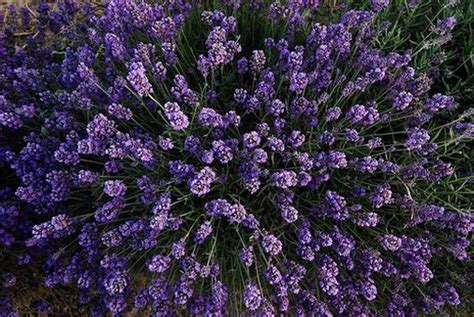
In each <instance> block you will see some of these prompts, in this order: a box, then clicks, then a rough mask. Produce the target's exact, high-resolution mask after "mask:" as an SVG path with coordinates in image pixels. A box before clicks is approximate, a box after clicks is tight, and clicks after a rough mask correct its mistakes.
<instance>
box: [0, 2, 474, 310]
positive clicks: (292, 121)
mask: <svg viewBox="0 0 474 317" xmlns="http://www.w3.org/2000/svg"><path fill="white" fill-rule="evenodd" d="M317 4H318V1H288V2H287V3H286V2H285V4H281V3H279V2H275V3H268V4H265V3H259V2H254V1H249V2H248V3H241V1H222V3H220V4H219V6H218V9H217V8H212V9H209V8H208V7H206V6H205V5H203V4H197V3H196V4H194V5H191V4H190V3H189V2H186V1H181V0H175V1H162V2H159V3H147V2H145V1H140V2H137V1H131V0H111V1H109V2H108V4H107V5H106V6H105V8H104V10H94V9H93V8H92V7H90V5H86V6H84V7H82V9H81V10H80V14H81V15H82V16H81V23H79V24H75V23H73V22H72V20H73V18H74V16H76V15H78V14H79V11H78V8H77V7H76V6H75V5H73V4H71V3H69V1H66V2H65V3H64V5H63V6H62V7H61V11H60V13H57V14H58V15H60V16H64V17H65V18H64V19H54V17H55V14H54V12H48V7H47V5H46V4H42V5H41V6H40V9H39V10H40V11H39V13H40V14H39V18H38V19H39V20H40V22H41V19H43V20H47V21H46V22H45V21H43V22H41V23H40V36H38V38H37V39H36V38H35V39H32V40H31V42H30V43H27V45H28V46H27V47H28V48H30V50H28V49H25V50H19V51H16V50H14V49H13V48H12V46H11V44H12V42H11V41H13V39H11V36H12V32H13V31H12V30H11V29H9V28H8V27H7V28H5V31H4V32H3V33H2V37H1V38H0V54H1V55H0V57H1V58H0V66H2V69H5V71H3V70H2V73H1V74H0V76H1V77H0V78H1V86H0V132H1V133H0V135H1V136H0V166H1V167H2V168H3V167H4V168H5V169H6V170H7V169H8V171H9V173H10V174H11V175H13V178H14V179H15V181H12V182H11V185H6V186H4V185H3V184H2V187H1V188H0V198H1V199H0V215H1V218H0V244H1V245H2V247H4V248H5V249H10V248H11V247H12V246H13V244H14V242H16V241H17V240H16V239H19V240H18V241H17V242H19V243H20V244H21V245H22V246H24V247H25V248H26V249H27V252H26V253H25V254H22V255H21V257H18V262H19V263H20V262H22V263H23V262H25V261H26V262H28V260H25V257H29V256H33V257H34V258H35V260H37V261H39V262H40V263H41V264H42V267H43V268H44V269H43V273H44V283H45V285H46V286H48V287H54V286H57V285H70V286H72V287H74V288H76V289H77V290H78V294H79V295H78V297H77V301H78V303H80V304H81V306H82V307H85V308H88V309H90V311H89V314H91V315H97V316H101V315H104V314H106V313H107V312H109V313H110V314H112V315H114V316H115V315H120V314H122V313H125V312H127V311H132V310H133V311H137V310H143V311H147V312H153V314H154V315H156V316H168V315H173V314H186V313H187V314H195V315H206V316H207V315H209V316H221V315H229V314H230V315H233V314H237V313H241V314H249V315H262V316H263V315H264V316H267V315H268V316H271V315H280V314H288V315H298V316H306V315H316V316H333V315H334V316H339V315H348V316H359V315H368V316H371V315H375V314H384V315H388V316H403V315H406V314H416V313H417V312H421V311H424V312H431V311H433V310H439V309H442V308H443V306H445V305H458V304H459V303H460V299H459V295H458V293H457V290H456V287H455V286H456V285H454V284H455V281H454V280H453V279H452V277H451V274H450V272H446V271H443V267H442V266H439V261H444V259H445V258H449V259H450V261H457V262H460V263H462V262H465V261H468V260H469V251H468V248H469V237H468V236H469V235H470V234H471V231H472V229H473V225H472V219H471V217H470V216H469V215H466V214H464V213H462V212H460V210H459V209H457V208H455V207H456V206H453V205H452V204H448V203H447V202H446V204H444V203H443V200H442V199H436V197H437V196H436V195H437V192H436V191H431V192H430V188H432V186H435V185H434V184H437V183H439V182H441V181H443V180H449V179H450V178H451V177H454V176H453V175H454V173H455V170H454V167H453V166H452V165H451V163H450V162H449V161H448V160H447V159H446V156H444V155H443V153H445V152H446V146H447V145H446V141H447V139H441V140H440V137H439V135H443V134H440V133H439V132H440V131H441V130H440V129H445V128H447V129H449V128H450V126H449V125H445V126H440V127H437V126H436V122H437V121H436V120H437V116H438V115H439V114H442V113H444V112H446V111H450V110H451V109H453V108H455V107H456V103H455V99H454V98H453V97H452V96H446V95H443V94H441V93H438V92H433V91H432V90H433V89H432V87H431V81H430V79H429V77H428V76H427V75H426V74H424V73H418V72H417V70H416V69H414V68H413V67H412V66H411V64H410V61H411V58H412V56H411V55H410V54H411V53H410V52H403V53H401V52H384V51H382V50H380V49H377V47H376V43H377V41H375V39H376V37H377V36H378V34H379V33H378V31H379V30H378V29H377V24H376V23H375V21H376V20H377V18H378V12H380V11H383V10H384V9H385V8H386V7H387V6H388V5H389V1H388V0H384V1H375V0H374V1H371V4H372V11H354V10H351V11H347V12H345V13H344V14H343V15H342V18H341V19H340V21H338V22H334V23H328V24H320V23H317V22H316V21H314V20H313V19H312V18H310V16H312V15H314V16H316V15H315V14H316V12H317V10H318V9H317V7H318V5H317ZM310 13H311V14H310ZM249 16H251V18H250V19H251V20H254V19H258V20H259V21H261V23H262V25H265V26H264V27H262V28H261V29H260V28H259V29H258V32H260V34H261V35H263V37H264V38H262V39H261V40H258V41H257V40H251V38H252V37H253V35H252V33H253V32H257V31H256V30H253V32H249V33H248V34H246V33H245V28H246V27H248V17H249ZM55 24H57V25H55ZM256 24H258V23H254V24H252V25H253V27H256V26H255V25H256ZM454 24H455V20H452V19H448V20H441V21H440V22H439V23H438V26H437V27H438V28H442V29H443V30H444V32H445V33H446V34H447V33H449V30H450V29H452V28H453V26H454ZM44 25H50V27H51V28H52V29H53V31H54V30H56V31H60V30H63V31H64V30H68V34H67V40H68V41H67V43H68V47H67V48H65V49H64V54H62V55H61V56H60V57H58V56H56V55H55V52H52V51H50V50H41V49H39V48H38V47H37V46H38V45H41V41H42V38H43V37H44V36H45V34H43V33H44V32H45V29H43V28H44V27H42V26H44ZM65 26H67V27H65ZM282 26H284V27H282ZM71 30H73V31H71ZM41 32H43V33H41ZM30 51H31V52H30ZM30 54H31V56H30ZM443 131H444V130H443ZM10 134H11V135H16V136H15V137H14V139H15V142H16V144H13V143H12V142H9V139H8V136H9V135H10ZM3 135H5V137H3ZM446 135H448V134H446ZM471 136H472V134H471ZM468 137H469V134H468V133H465V134H463V135H462V136H461V138H468ZM446 138H448V136H446ZM440 145H443V148H444V149H442V150H439V149H438V148H439V147H440ZM17 224H22V225H21V226H19V227H18V228H16V229H15V227H16V225H17ZM137 277H139V278H137ZM4 280H5V282H4V287H5V288H8V287H14V284H15V278H14V276H13V277H12V276H10V275H5V277H4ZM425 294H426V295H425ZM237 299H238V300H239V301H240V302H236V300H237ZM4 302H5V304H3V303H2V304H1V305H0V309H2V310H0V312H2V311H3V310H5V311H8V310H9V309H11V307H10V306H11V304H10V303H9V302H8V301H7V300H5V301H4Z"/></svg>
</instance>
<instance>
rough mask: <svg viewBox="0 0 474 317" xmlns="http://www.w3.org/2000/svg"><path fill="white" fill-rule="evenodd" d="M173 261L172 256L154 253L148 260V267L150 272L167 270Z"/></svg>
mask: <svg viewBox="0 0 474 317" xmlns="http://www.w3.org/2000/svg"><path fill="white" fill-rule="evenodd" d="M170 263H171V258H170V257H169V256H165V255H159V254H158V255H154V256H152V257H151V258H150V260H149V261H148V264H147V267H148V270H149V271H150V272H157V273H162V272H165V271H166V270H167V269H168V268H169V266H170Z"/></svg>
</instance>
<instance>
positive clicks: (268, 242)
mask: <svg viewBox="0 0 474 317" xmlns="http://www.w3.org/2000/svg"><path fill="white" fill-rule="evenodd" d="M262 247H263V250H264V251H265V252H267V253H268V254H270V255H272V256H276V255H278V254H279V253H280V252H281V250H282V247H283V244H282V243H281V241H280V240H278V238H277V237H275V236H274V235H273V234H266V235H264V237H263V239H262Z"/></svg>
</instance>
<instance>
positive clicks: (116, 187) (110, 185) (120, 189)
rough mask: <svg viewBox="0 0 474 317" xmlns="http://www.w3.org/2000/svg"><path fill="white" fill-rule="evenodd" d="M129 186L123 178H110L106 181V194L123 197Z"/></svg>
mask: <svg viewBox="0 0 474 317" xmlns="http://www.w3.org/2000/svg"><path fill="white" fill-rule="evenodd" d="M126 192H127V186H126V185H125V184H124V182H122V181H121V180H108V181H106V182H105V183H104V194H106V195H108V196H110V197H123V196H124V195H125V193H126Z"/></svg>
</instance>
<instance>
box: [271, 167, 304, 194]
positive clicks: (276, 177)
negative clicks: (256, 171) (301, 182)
mask: <svg viewBox="0 0 474 317" xmlns="http://www.w3.org/2000/svg"><path fill="white" fill-rule="evenodd" d="M271 180H272V183H273V185H274V186H275V187H278V188H282V189H287V188H290V187H295V186H296V185H297V184H298V180H297V175H296V173H295V172H293V171H286V170H284V171H281V172H275V173H273V174H272V175H271Z"/></svg>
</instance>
